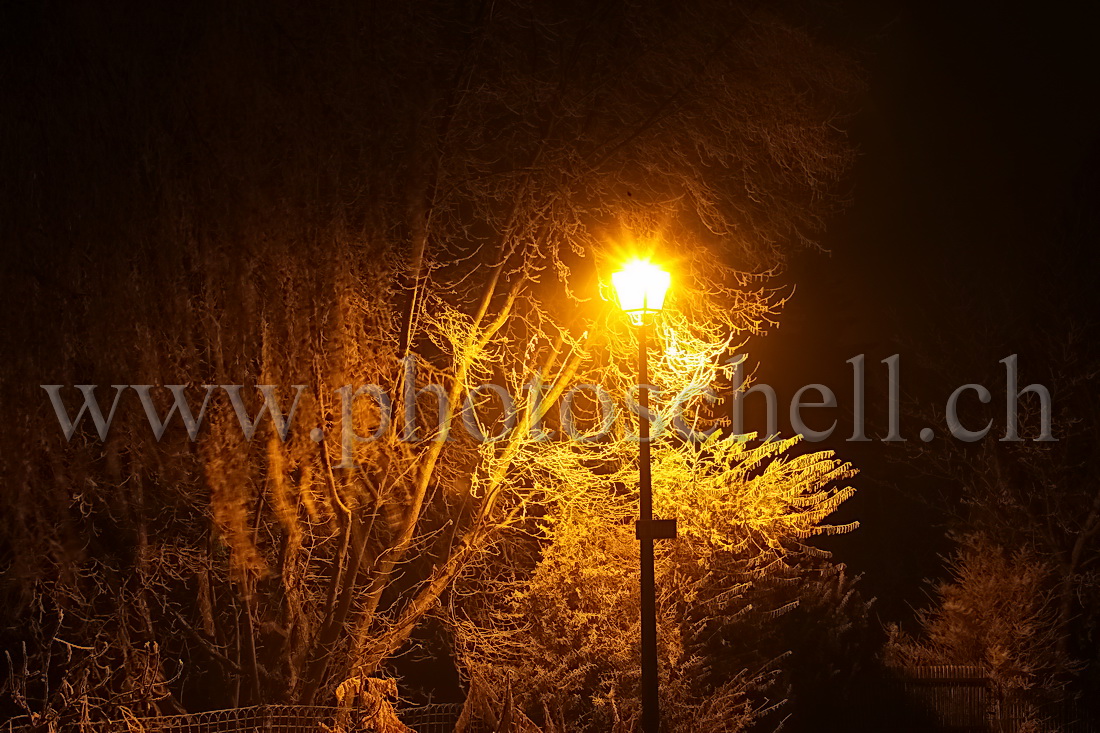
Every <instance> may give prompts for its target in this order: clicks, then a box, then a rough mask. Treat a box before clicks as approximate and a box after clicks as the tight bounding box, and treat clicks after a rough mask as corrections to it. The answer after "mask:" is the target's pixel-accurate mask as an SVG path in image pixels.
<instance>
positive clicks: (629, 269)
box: [611, 260, 676, 733]
mask: <svg viewBox="0 0 1100 733" xmlns="http://www.w3.org/2000/svg"><path fill="white" fill-rule="evenodd" d="M611 279H612V282H613V284H614V285H615V289H616V291H617V292H618V297H619V306H620V307H621V308H622V309H623V310H624V311H626V312H627V313H628V314H629V315H630V319H631V321H632V322H633V323H634V324H635V325H637V326H638V391H639V392H641V394H640V395H638V404H639V406H640V407H641V414H640V415H639V416H638V442H639V445H640V447H641V455H640V456H639V460H638V493H639V501H638V521H637V523H636V524H635V528H634V534H635V536H636V537H637V538H638V543H639V550H640V552H639V559H640V564H641V571H642V572H641V595H642V598H641V611H642V733H659V731H660V727H661V709H660V705H659V701H658V697H657V693H658V684H657V588H656V580H655V577H654V567H653V541H654V540H659V539H671V538H674V537H675V536H676V520H675V519H654V518H653V481H652V475H651V471H650V454H649V449H650V443H649V441H650V435H649V389H648V387H649V348H648V347H649V323H648V322H647V317H648V316H650V315H655V314H656V313H658V312H659V311H660V310H661V306H662V304H663V303H664V298H665V291H666V290H668V286H669V282H670V277H669V274H668V273H667V272H665V271H664V270H662V269H661V268H659V267H657V266H655V265H653V264H651V263H649V262H647V261H642V260H633V261H631V262H628V263H626V265H625V266H624V267H623V269H622V270H620V271H619V272H617V273H615V274H614V275H613V276H612V278H611Z"/></svg>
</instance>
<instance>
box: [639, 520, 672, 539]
mask: <svg viewBox="0 0 1100 733" xmlns="http://www.w3.org/2000/svg"><path fill="white" fill-rule="evenodd" d="M634 536H635V537H637V538H638V539H640V540H674V539H676V520H675V519H639V520H637V521H636V522H634Z"/></svg>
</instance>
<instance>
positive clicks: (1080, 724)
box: [892, 666, 1100, 733]
mask: <svg viewBox="0 0 1100 733" xmlns="http://www.w3.org/2000/svg"><path fill="white" fill-rule="evenodd" d="M892 672H893V684H894V685H896V686H897V687H898V688H899V689H900V691H901V693H902V695H903V696H904V698H906V699H907V700H908V701H909V702H910V704H912V705H913V706H914V707H916V708H918V709H919V710H920V711H921V712H923V713H924V714H925V715H926V717H927V719H928V720H929V721H930V722H931V723H932V724H933V725H935V726H936V727H937V728H938V729H939V730H941V731H951V732H952V733H956V732H957V733H964V732H970V733H1100V728H1098V727H1097V725H1096V720H1095V719H1094V718H1092V717H1091V716H1090V714H1089V710H1088V707H1087V706H1086V705H1085V704H1083V701H1081V700H1078V699H1074V698H1072V697H1070V696H1068V695H1050V694H1047V695H1043V694H1040V693H1036V692H1032V691H1027V690H1011V691H1004V690H1001V689H998V687H997V686H996V685H994V684H993V683H992V681H991V680H990V679H989V677H988V676H987V675H986V674H985V672H984V671H983V670H982V669H981V668H980V667H968V666H936V667H910V668H906V669H895V670H892Z"/></svg>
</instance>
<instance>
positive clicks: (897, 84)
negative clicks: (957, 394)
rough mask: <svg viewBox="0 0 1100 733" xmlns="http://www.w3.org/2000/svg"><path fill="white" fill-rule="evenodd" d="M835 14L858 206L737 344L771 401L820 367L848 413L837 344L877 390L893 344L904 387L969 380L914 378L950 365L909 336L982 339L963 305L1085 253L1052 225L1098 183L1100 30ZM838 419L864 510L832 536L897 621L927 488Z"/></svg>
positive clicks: (889, 8) (1047, 19) (978, 18)
mask: <svg viewBox="0 0 1100 733" xmlns="http://www.w3.org/2000/svg"><path fill="white" fill-rule="evenodd" d="M845 15H846V16H847V18H848V20H849V21H853V20H854V21H855V22H854V23H853V24H851V25H843V24H840V23H838V24H837V28H836V29H835V30H836V33H837V36H838V38H839V39H840V41H839V42H841V43H851V44H852V46H853V47H856V48H862V49H864V51H865V53H866V55H865V56H864V57H863V63H864V64H865V67H866V69H867V71H868V84H869V88H868V92H867V95H866V98H865V99H864V101H863V105H862V109H861V111H860V114H859V116H858V118H857V119H856V121H855V126H854V130H853V136H854V139H855V141H856V142H857V144H858V146H859V148H860V151H861V158H860V161H859V163H858V164H857V168H856V172H855V176H854V180H853V196H854V204H853V206H852V208H851V209H850V210H849V211H848V212H847V214H845V215H844V216H843V217H842V218H841V219H840V220H838V221H835V222H832V223H831V225H830V229H829V232H828V234H827V235H826V238H825V245H826V247H827V248H828V249H829V250H830V252H831V253H830V254H829V255H824V256H823V255H820V254H817V253H806V254H804V255H802V256H800V257H798V258H797V259H796V260H795V262H794V263H793V264H792V267H791V270H790V272H789V273H788V278H789V280H790V281H792V282H797V283H798V288H797V293H796V296H795V297H794V298H793V300H792V301H791V303H790V304H789V305H788V307H787V308H786V310H785V312H784V314H783V317H782V319H781V324H782V325H781V327H780V329H779V330H778V331H777V332H775V333H774V334H771V335H769V336H768V337H767V338H765V339H761V340H760V341H759V342H758V343H752V344H750V345H749V351H750V353H751V355H752V356H753V357H754V358H758V359H760V361H761V367H760V372H759V377H760V379H761V380H762V381H764V382H767V383H769V384H771V385H773V386H774V387H775V388H776V390H777V392H778V393H779V397H780V405H781V406H785V405H786V404H788V403H789V400H790V398H791V396H793V394H794V393H795V391H796V390H797V388H798V387H799V386H801V385H803V384H807V383H813V382H818V383H824V384H826V385H828V386H830V387H831V388H832V389H833V390H834V391H835V392H836V393H837V395H838V400H839V402H840V406H841V408H844V406H845V405H849V407H848V410H850V409H851V408H850V405H851V397H850V394H851V386H850V385H851V380H852V377H851V367H850V366H849V365H847V364H845V360H846V359H849V358H851V357H853V356H855V355H857V354H860V353H865V354H867V365H868V366H867V370H868V371H867V373H868V392H869V397H868V400H869V401H870V400H873V399H874V398H873V397H872V396H870V393H871V392H872V391H873V390H874V389H875V388H876V386H877V388H879V389H885V386H884V385H885V369H886V367H885V366H884V365H881V364H879V363H878V362H879V360H880V359H882V358H884V357H887V356H889V355H891V354H894V353H900V354H901V363H902V384H903V388H904V389H905V391H906V392H907V393H911V394H913V395H914V396H915V397H916V398H917V399H918V400H920V401H922V402H924V403H929V404H937V405H939V406H941V408H942V405H943V402H944V400H945V399H946V397H947V395H948V394H950V390H951V389H953V388H954V387H955V386H958V385H960V384H964V383H966V382H968V381H971V380H969V379H968V378H967V377H966V375H965V374H963V373H962V371H961V369H960V370H959V373H958V374H957V379H954V381H953V382H952V383H951V384H949V385H947V386H945V385H944V384H943V383H934V382H932V381H929V380H923V381H922V379H921V376H920V372H921V365H922V363H924V362H926V361H928V360H937V359H938V360H939V361H940V362H941V366H943V367H945V368H946V372H947V373H948V374H949V375H951V374H952V362H951V356H950V355H944V354H938V353H935V350H936V348H937V346H936V345H935V344H933V343H932V342H931V341H929V340H927V339H926V340H924V341H922V340H921V337H920V336H919V335H917V334H920V333H927V332H929V331H934V330H935V329H937V328H943V329H944V330H949V331H952V332H954V335H955V338H959V337H961V338H964V339H968V338H972V339H973V340H974V341H975V342H979V343H980V342H981V340H982V339H983V337H984V335H985V330H986V329H985V327H984V325H983V323H982V322H981V321H980V320H978V319H973V320H968V319H967V317H966V315H967V311H966V309H967V304H968V303H972V302H975V301H981V300H986V301H988V300H990V299H996V300H999V301H1003V302H1006V303H1008V304H1009V307H1007V308H1005V309H1004V310H1003V311H1000V312H998V314H997V317H998V318H1002V319H1012V318H1016V317H1017V316H1018V315H1020V314H1019V313H1017V312H1015V311H1013V308H1014V307H1015V305H1014V304H1019V306H1020V308H1025V307H1026V305H1025V304H1026V303H1027V302H1028V301H1029V300H1030V299H1031V298H1032V297H1033V296H1034V295H1035V292H1036V289H1037V287H1038V286H1037V285H1036V284H1035V283H1034V282H1033V281H1034V279H1035V277H1036V274H1035V273H1036V268H1037V267H1038V266H1039V261H1040V260H1043V263H1042V267H1043V268H1047V267H1050V263H1052V262H1053V263H1054V265H1053V270H1054V277H1055V278H1060V277H1062V276H1063V275H1065V274H1066V273H1067V272H1069V271H1072V270H1074V269H1075V268H1077V269H1080V268H1083V267H1085V266H1086V265H1085V264H1084V263H1082V262H1080V261H1079V259H1073V258H1074V257H1076V255H1077V254H1079V252H1074V251H1071V250H1072V249H1073V248H1074V247H1080V248H1082V249H1083V250H1085V251H1087V252H1091V249H1092V248H1093V243H1092V242H1080V241H1078V242H1071V243H1067V242H1065V241H1064V237H1060V236H1059V231H1060V228H1064V227H1063V225H1064V224H1065V221H1066V219H1067V217H1070V216H1073V215H1079V213H1080V211H1081V210H1082V209H1087V210H1089V211H1092V210H1094V207H1095V199H1093V198H1092V196H1091V194H1092V193H1095V192H1096V190H1097V189H1096V187H1095V186H1093V187H1092V188H1091V189H1085V190H1082V189H1081V187H1080V184H1081V181H1082V180H1092V181H1094V182H1095V180H1096V173H1095V166H1096V163H1097V160H1098V158H1097V155H1096V152H1097V143H1098V142H1100V110H1098V106H1097V97H1098V92H1100V88H1098V84H1097V82H1096V75H1097V71H1100V44H1097V42H1096V40H1095V32H1096V28H1097V27H1098V26H1097V23H1096V22H1095V18H1093V17H1086V16H1084V15H1082V14H1081V13H1080V11H1078V10H1075V9H1072V6H1070V5H1068V4H1066V5H1064V6H1062V7H1051V6H1043V7H1042V9H1041V10H1040V9H1039V6H1037V5H1033V4H1032V5H1028V6H1024V5H1020V6H1018V7H1017V8H1012V7H1010V6H1006V5H998V6H996V8H995V9H994V8H993V6H990V5H977V4H974V5H971V4H958V5H956V4H952V3H946V2H942V3H941V2H933V3H917V2H913V3H872V2H867V3H853V4H849V5H848V6H847V9H846V11H845ZM1090 161H1091V162H1090ZM1090 176H1091V179H1090ZM1091 262H1093V263H1095V259H1094V258H1092V259H1091ZM1060 268H1068V270H1063V269H1060ZM1089 269H1090V271H1091V268H1089ZM1086 275H1087V273H1086ZM1083 279H1084V278H1082V280H1083ZM1066 281H1067V282H1071V283H1072V281H1073V277H1072V276H1070V277H1068V278H1067V280H1066ZM1067 287H1079V286H1074V285H1068V286H1067ZM1039 295H1040V297H1049V295H1050V294H1049V293H1044V292H1043V290H1042V289H1041V288H1040V289H1039ZM1010 346H1011V345H1010ZM994 348H1002V349H1003V344H999V345H997V346H996V347H994V346H993V345H989V349H990V351H989V358H990V359H991V365H993V366H996V359H999V358H1002V357H1003V356H1007V355H1008V354H1009V353H1011V351H1006V352H1005V353H1003V354H1002V353H998V354H997V355H993V354H994V351H993V350H992V349H994ZM1012 348H1015V347H1012ZM1023 366H1024V368H1025V369H1026V365H1023ZM907 377H908V379H907ZM951 378H952V377H950V376H949V379H951ZM750 399H751V398H750ZM878 407H881V400H880V401H879V402H878V403H875V402H869V408H868V412H869V420H872V421H873V419H874V416H875V415H874V413H875V410H876V408H878ZM783 409H784V407H781V415H782V411H783ZM780 419H781V424H782V423H783V422H785V419H784V418H782V417H781V418H780ZM830 419H831V417H829V418H825V417H823V418H822V419H821V420H820V423H821V427H824V426H826V425H827V424H828V421H829V420H830ZM839 424H840V426H841V427H839V428H838V430H837V437H838V438H840V439H839V440H838V439H837V438H836V437H834V438H832V439H830V441H829V442H828V443H826V444H825V446H826V447H829V448H833V449H835V450H837V452H838V453H840V454H841V455H842V456H844V457H846V458H849V459H851V460H852V461H853V462H854V463H856V465H857V466H858V467H859V468H860V469H861V472H862V473H861V475H860V476H859V477H857V479H856V480H855V482H854V483H855V485H856V486H857V488H858V489H860V491H859V493H857V496H856V497H855V498H854V499H852V500H851V501H850V503H849V505H848V506H847V507H846V509H845V511H844V517H845V518H852V517H854V518H858V519H860V520H861V521H863V526H862V528H861V529H860V530H859V531H858V532H856V533H854V534H851V535H847V536H845V537H843V538H840V539H838V540H836V541H834V543H833V546H834V547H835V549H836V550H837V552H838V556H839V557H840V559H843V560H845V561H847V562H848V563H849V565H850V566H851V567H852V569H853V570H854V571H856V572H864V573H865V576H864V588H865V589H866V590H867V591H868V592H869V593H870V594H872V595H877V596H878V597H879V613H880V615H881V617H882V618H883V619H884V620H894V619H900V618H903V617H904V616H906V614H907V607H908V606H912V605H922V604H923V603H924V601H925V599H926V598H927V591H926V589H925V588H924V587H922V585H921V584H920V583H919V582H918V581H919V579H920V578H922V577H925V576H928V575H930V574H936V573H937V572H939V571H940V564H939V562H938V560H937V554H938V553H941V552H944V551H947V550H949V548H950V545H949V544H947V543H946V542H945V540H944V539H943V535H942V531H943V529H942V527H938V526H936V525H937V523H940V522H941V517H939V516H937V512H936V510H935V509H934V503H935V502H934V501H932V502H928V504H932V505H933V506H929V505H927V504H926V503H922V502H920V501H918V500H915V499H913V498H911V497H913V496H915V495H923V496H924V497H931V495H932V493H933V491H932V489H933V488H934V487H930V486H928V485H927V484H926V483H922V481H924V480H922V479H921V478H919V477H918V476H917V474H916V472H915V471H912V470H907V468H906V466H905V464H904V461H905V454H904V452H903V451H902V450H901V449H898V448H893V447H891V446H887V445H885V444H883V443H881V442H878V441H875V442H872V443H864V444H853V443H845V442H844V441H843V438H845V437H847V436H848V434H849V433H850V425H851V421H850V419H846V418H845V417H843V416H841V417H840V423H839ZM811 426H813V423H812V422H811ZM922 427H924V425H921V424H918V423H917V422H914V421H913V420H910V421H909V422H908V424H907V423H906V422H905V421H904V420H903V423H902V432H903V435H905V436H906V437H907V438H908V439H909V440H910V441H915V440H916V434H917V433H918V432H919V430H920V429H921V428H922ZM872 434H874V433H873V432H872ZM933 447H934V444H933ZM899 461H900V462H899Z"/></svg>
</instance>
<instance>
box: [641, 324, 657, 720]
mask: <svg viewBox="0 0 1100 733" xmlns="http://www.w3.org/2000/svg"><path fill="white" fill-rule="evenodd" d="M647 330H648V326H647V324H646V321H645V317H644V316H643V317H642V325H641V327H640V328H639V329H638V391H639V392H641V394H640V395H638V402H639V404H640V405H641V408H642V414H641V415H639V416H638V439H639V441H640V446H641V457H640V459H639V461H638V491H639V506H638V524H637V526H636V528H635V534H636V535H637V537H638V542H639V545H640V550H641V569H642V578H641V583H642V588H641V590H642V731H643V733H658V731H659V729H660V727H661V708H660V702H659V701H658V697H657V694H658V685H657V585H656V580H655V578H654V573H653V539H654V537H653V534H654V533H653V532H652V531H647V530H651V529H652V527H653V483H652V475H651V472H650V458H649V389H648V385H649V353H648V352H649V348H648V340H649V339H648V338H647V336H648V334H647V333H646V332H647Z"/></svg>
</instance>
